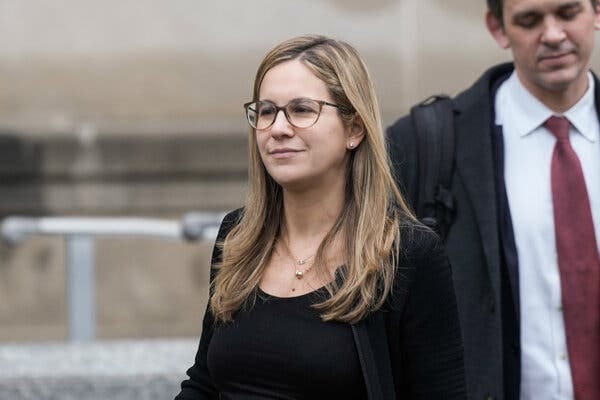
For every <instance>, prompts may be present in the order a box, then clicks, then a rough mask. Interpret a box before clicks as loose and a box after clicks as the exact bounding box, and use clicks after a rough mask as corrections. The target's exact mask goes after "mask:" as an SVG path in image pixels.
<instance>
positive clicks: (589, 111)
mask: <svg viewBox="0 0 600 400" xmlns="http://www.w3.org/2000/svg"><path fill="white" fill-rule="evenodd" d="M506 85H507V89H508V95H509V99H510V101H509V104H511V106H510V110H508V111H509V112H512V113H517V114H516V115H519V118H516V119H515V121H514V126H513V128H514V131H515V133H516V134H518V135H519V136H526V135H529V134H530V133H532V132H534V131H535V130H536V129H537V128H538V127H540V126H541V125H542V124H543V123H544V122H545V121H546V120H547V119H548V118H550V117H551V116H552V115H556V113H554V112H553V111H552V110H550V109H549V108H548V107H546V105H544V103H542V102H541V101H539V100H538V99H537V98H536V97H535V96H533V95H532V94H531V93H529V91H528V90H527V89H526V88H525V86H523V84H522V83H521V81H520V80H519V78H518V77H517V74H516V72H513V73H512V75H511V76H510V78H509V79H508V80H507V81H506ZM594 85H595V82H594V78H593V77H592V74H591V73H590V72H588V88H587V90H586V92H585V93H584V95H583V96H582V97H581V99H579V101H577V103H575V105H573V107H571V108H570V109H568V110H567V111H566V112H565V113H563V114H562V115H564V116H565V117H567V118H568V119H569V121H570V122H571V124H572V125H573V127H574V128H575V129H576V130H577V131H578V132H580V133H581V134H582V135H583V136H584V137H585V138H586V139H588V140H589V141H591V142H595V141H596V140H598V137H599V135H600V133H599V127H598V116H597V112H596V108H595V102H594ZM508 115H510V114H508Z"/></svg>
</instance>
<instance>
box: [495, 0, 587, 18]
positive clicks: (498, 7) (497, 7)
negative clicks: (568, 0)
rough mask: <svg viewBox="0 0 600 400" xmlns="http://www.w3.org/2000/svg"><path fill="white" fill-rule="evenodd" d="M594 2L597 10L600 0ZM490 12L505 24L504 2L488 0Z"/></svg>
mask: <svg viewBox="0 0 600 400" xmlns="http://www.w3.org/2000/svg"><path fill="white" fill-rule="evenodd" d="M590 1H591V2H592V6H593V7H594V8H596V5H597V4H598V0H590ZM487 5H488V10H490V12H491V13H492V15H493V16H494V17H496V18H498V21H500V22H503V20H502V17H503V15H502V8H503V7H504V0H487Z"/></svg>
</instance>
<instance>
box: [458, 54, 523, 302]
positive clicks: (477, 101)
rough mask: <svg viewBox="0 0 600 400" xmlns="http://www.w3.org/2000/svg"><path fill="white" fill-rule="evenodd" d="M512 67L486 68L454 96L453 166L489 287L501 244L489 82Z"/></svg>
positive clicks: (496, 278) (496, 281) (496, 274)
mask: <svg viewBox="0 0 600 400" xmlns="http://www.w3.org/2000/svg"><path fill="white" fill-rule="evenodd" d="M511 70H512V66H511V64H503V65H501V66H499V67H496V68H493V69H492V70H490V71H488V72H487V73H486V74H485V75H484V76H483V77H482V78H481V79H480V80H479V81H477V83H476V84H475V86H474V87H473V88H472V90H470V91H469V92H470V93H468V94H463V95H459V96H458V97H457V98H456V99H455V107H456V108H455V112H456V120H455V121H456V122H455V123H456V169H457V173H458V174H459V176H460V178H461V179H462V181H463V183H464V186H465V190H466V192H467V196H468V197H469V198H470V199H471V205H472V208H473V212H474V214H475V219H476V221H477V225H478V227H479V234H480V235H481V244H482V248H483V254H484V257H485V261H486V266H487V269H488V275H489V278H490V282H491V284H492V287H493V288H494V289H495V290H496V294H499V290H500V245H499V242H500V241H499V233H498V216H497V212H496V210H497V206H498V204H497V195H496V188H495V182H494V155H493V147H492V134H491V129H492V124H493V121H492V118H493V112H492V111H491V110H493V104H491V102H492V101H493V98H492V95H491V83H492V82H493V81H494V80H495V77H497V76H500V75H501V74H507V73H509V72H510V71H511Z"/></svg>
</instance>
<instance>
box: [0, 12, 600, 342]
mask: <svg viewBox="0 0 600 400" xmlns="http://www.w3.org/2000/svg"><path fill="white" fill-rule="evenodd" d="M484 11H485V7H484V1H483V0H479V1H473V0H452V1H448V0H371V1H362V0H303V1H300V2H298V1H295V2H284V1H276V0H255V1H251V2H240V1H236V0H226V1H211V2H209V1H202V0H158V1H152V2H149V1H143V0H104V1H98V0H56V1H23V0H3V1H2V2H0V77H1V82H2V84H1V87H2V90H1V91H0V116H1V119H0V215H1V216H6V215H9V214H15V213H16V214H26V215H31V214H34V215H48V214H49V215H144V216H155V217H166V218H179V217H180V216H181V215H182V214H183V213H185V212H187V211H191V210H209V211H219V210H225V209H231V208H234V207H237V206H239V205H240V204H241V203H242V201H243V195H244V185H245V173H246V172H245V165H246V147H245V146H246V144H245V140H246V139H245V137H246V134H247V127H246V124H245V121H244V118H243V115H242V112H241V110H242V108H241V104H242V103H244V101H246V100H248V99H249V97H250V92H251V86H252V79H253V74H254V72H255V69H256V67H257V64H258V63H259V61H260V59H261V57H262V56H263V55H264V54H265V52H266V51H267V50H268V49H269V48H270V47H271V46H273V45H274V44H276V43H277V42H279V41H281V40H283V39H286V38H289V37H292V36H295V35H299V34H304V33H321V34H326V35H330V36H333V37H336V38H339V39H344V40H346V41H348V42H350V43H352V44H354V45H355V46H356V47H357V48H358V49H359V51H361V53H362V54H363V55H364V56H365V58H366V59H367V62H368V64H369V66H370V68H371V71H372V74H373V77H374V80H375V82H376V85H377V90H378V93H379V96H380V105H381V109H382V112H383V116H384V121H385V123H386V124H388V123H391V122H392V121H393V120H394V119H395V118H396V117H398V116H399V115H401V114H403V113H405V112H406V111H407V110H408V108H409V107H410V105H412V104H413V103H415V102H416V101H419V100H421V99H424V98H425V97H427V96H428V95H430V94H433V93H440V92H445V93H449V94H455V93H457V92H458V91H459V90H460V89H462V88H464V87H465V86H467V85H469V84H470V83H471V82H472V81H473V80H474V79H475V78H477V76H479V74H481V73H482V72H483V70H484V69H485V68H486V67H487V66H489V65H491V64H493V63H496V62H499V61H502V60H508V59H509V53H507V52H505V51H501V50H500V49H498V48H497V46H496V44H495V43H494V42H493V40H492V38H491V37H490V36H489V35H488V33H487V31H486V30H485V28H484V25H483V14H484ZM599 54H600V53H597V54H596V58H595V60H594V63H595V64H596V65H598V63H599V62H600V59H599V58H598V57H600V55H599ZM210 248H211V244H209V243H204V244H195V245H192V244H186V243H173V242H165V241H160V240H148V239H123V238H120V239H103V240H101V241H99V242H98V243H97V257H96V262H97V270H96V278H97V294H98V311H97V315H98V334H99V336H100V337H107V338H108V337H111V338H112V337H157V336H194V335H197V334H198V333H199V330H200V320H201V316H202V313H203V310H204V303H205V301H206V292H207V282H206V279H207V278H206V275H207V268H208V267H207V266H208V260H209V256H210ZM64 264H65V255H64V243H63V242H62V241H61V240H60V239H59V238H34V239H31V240H29V241H27V242H25V243H24V244H23V245H21V246H19V247H9V246H6V245H3V246H2V247H0V326H1V327H2V328H1V329H0V341H22V340H51V339H63V338H65V336H66V311H65V266H64Z"/></svg>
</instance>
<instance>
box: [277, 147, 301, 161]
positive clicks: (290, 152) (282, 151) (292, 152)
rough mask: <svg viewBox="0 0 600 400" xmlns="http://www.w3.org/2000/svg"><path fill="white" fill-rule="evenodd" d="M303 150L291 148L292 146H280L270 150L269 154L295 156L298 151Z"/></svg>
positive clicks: (283, 156)
mask: <svg viewBox="0 0 600 400" xmlns="http://www.w3.org/2000/svg"><path fill="white" fill-rule="evenodd" d="M301 151H302V150H297V149H290V148H287V147H285V148H280V149H274V150H271V151H269V154H270V155H271V157H273V158H278V159H285V158H290V157H294V156H295V155H296V154H297V153H300V152H301Z"/></svg>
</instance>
